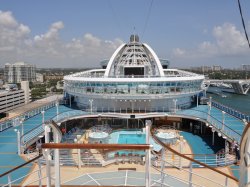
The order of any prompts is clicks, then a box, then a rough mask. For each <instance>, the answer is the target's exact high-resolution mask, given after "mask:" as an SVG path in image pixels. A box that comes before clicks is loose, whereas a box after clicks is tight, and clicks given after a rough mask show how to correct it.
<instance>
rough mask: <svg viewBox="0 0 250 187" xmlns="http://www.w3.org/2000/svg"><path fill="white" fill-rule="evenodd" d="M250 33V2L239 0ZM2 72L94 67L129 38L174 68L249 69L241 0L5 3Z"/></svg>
mask: <svg viewBox="0 0 250 187" xmlns="http://www.w3.org/2000/svg"><path fill="white" fill-rule="evenodd" d="M241 4H242V11H243V15H244V18H245V22H246V28H247V31H248V33H249V30H250V9H249V8H248V7H250V2H249V1H247V0H242V1H241ZM1 5H2V6H1V8H0V55H1V58H0V67H1V68H3V66H4V64H5V63H14V62H16V61H25V62H27V63H30V64H34V65H36V66H37V67H38V68H46V67H49V68H55V67H62V68H70V67H73V68H77V67H79V68H85V67H86V68H88V67H97V66H99V62H100V61H101V60H103V59H109V58H110V57H111V55H112V53H113V52H114V51H115V49H116V48H117V47H119V45H120V44H121V43H123V42H127V41H128V39H129V36H130V34H132V33H136V34H138V35H139V37H140V40H141V42H145V43H147V44H149V45H150V46H151V47H152V48H153V49H154V50H155V52H156V53H157V55H158V56H159V57H161V58H166V59H169V60H170V62H171V67H183V68H186V67H187V68H188V67H192V66H203V65H215V64H216V65H221V66H223V67H232V68H237V67H239V66H240V64H250V61H249V59H250V49H249V48H248V46H247V41H246V38H245V35H244V31H243V28H242V24H241V18H240V14H239V10H238V4H237V1H226V0H222V1H219V2H218V1H215V0H213V1H206V2H195V1H188V2H184V1H163V0H158V1H156V0H155V1H151V0H150V1H149V0H147V1H142V0H139V1H113V0H106V1H97V0H94V1H74V2H70V1H66V0H64V1H57V0H55V1H42V2H34V1H31V0H27V1H24V2H19V1H15V0H11V1H2V3H1Z"/></svg>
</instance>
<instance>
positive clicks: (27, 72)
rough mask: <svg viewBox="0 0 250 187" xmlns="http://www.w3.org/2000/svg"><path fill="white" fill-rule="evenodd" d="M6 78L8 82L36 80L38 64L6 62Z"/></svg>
mask: <svg viewBox="0 0 250 187" xmlns="http://www.w3.org/2000/svg"><path fill="white" fill-rule="evenodd" d="M4 78H5V81H6V82H8V83H20V82H21V81H29V82H35V81H36V66H35V65H30V64H26V63H24V62H16V63H14V64H9V63H7V64H5V66H4Z"/></svg>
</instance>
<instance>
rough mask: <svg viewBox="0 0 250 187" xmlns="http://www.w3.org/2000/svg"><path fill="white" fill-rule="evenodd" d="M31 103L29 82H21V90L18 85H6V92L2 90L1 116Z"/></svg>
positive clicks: (0, 91) (0, 96) (0, 98)
mask: <svg viewBox="0 0 250 187" xmlns="http://www.w3.org/2000/svg"><path fill="white" fill-rule="evenodd" d="M29 102H30V89H29V82H28V81H23V82H21V89H20V90H18V88H17V85H16V84H7V85H5V90H0V114H2V113H6V112H7V111H9V110H12V109H14V108H17V107H20V106H22V105H25V104H26V103H29Z"/></svg>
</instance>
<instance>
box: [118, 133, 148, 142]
mask: <svg viewBox="0 0 250 187" xmlns="http://www.w3.org/2000/svg"><path fill="white" fill-rule="evenodd" d="M118 143H119V144H145V143H146V135H145V134H120V136H119V139H118Z"/></svg>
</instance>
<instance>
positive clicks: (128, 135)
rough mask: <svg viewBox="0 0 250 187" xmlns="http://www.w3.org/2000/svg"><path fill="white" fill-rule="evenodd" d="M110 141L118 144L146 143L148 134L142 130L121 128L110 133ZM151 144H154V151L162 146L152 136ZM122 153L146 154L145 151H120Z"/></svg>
mask: <svg viewBox="0 0 250 187" xmlns="http://www.w3.org/2000/svg"><path fill="white" fill-rule="evenodd" d="M109 143H118V144H145V143H146V134H145V133H144V132H142V131H140V130H119V131H115V132H112V133H111V134H110V138H109ZM150 144H151V145H153V149H154V151H157V152H159V151H160V150H161V148H162V147H161V146H160V145H159V144H157V143H156V142H155V141H154V140H153V139H152V138H150ZM118 153H119V154H120V155H121V154H126V155H127V154H129V153H132V154H139V155H145V152H144V151H118Z"/></svg>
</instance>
